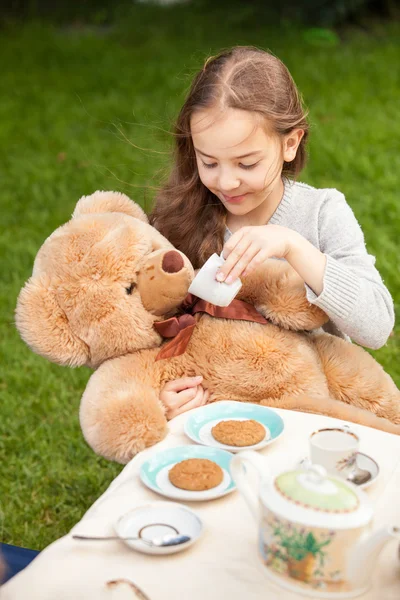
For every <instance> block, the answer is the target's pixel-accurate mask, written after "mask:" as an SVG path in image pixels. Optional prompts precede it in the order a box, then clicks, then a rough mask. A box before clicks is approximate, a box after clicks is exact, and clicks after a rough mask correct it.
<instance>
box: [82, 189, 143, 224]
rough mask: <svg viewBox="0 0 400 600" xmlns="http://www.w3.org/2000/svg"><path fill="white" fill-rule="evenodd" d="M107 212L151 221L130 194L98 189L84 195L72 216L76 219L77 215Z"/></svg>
mask: <svg viewBox="0 0 400 600" xmlns="http://www.w3.org/2000/svg"><path fill="white" fill-rule="evenodd" d="M107 212H118V213H123V214H125V215H129V216H130V217H135V218H136V219H140V220H141V221H144V222H145V223H148V222H149V220H148V218H147V216H146V213H145V212H144V210H143V209H142V208H140V206H139V205H138V204H136V202H133V200H131V199H130V198H128V196H125V194H121V193H120V192H101V191H97V192H95V193H94V194H91V195H90V196H82V198H81V199H80V200H79V201H78V203H77V205H76V207H75V210H74V212H73V215H72V218H73V219H75V218H76V217H80V216H81V215H87V214H90V213H107Z"/></svg>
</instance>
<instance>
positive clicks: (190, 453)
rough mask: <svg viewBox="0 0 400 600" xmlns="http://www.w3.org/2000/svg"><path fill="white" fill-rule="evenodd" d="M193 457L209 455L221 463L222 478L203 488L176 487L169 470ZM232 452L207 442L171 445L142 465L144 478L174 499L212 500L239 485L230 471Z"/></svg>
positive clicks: (154, 489)
mask: <svg viewBox="0 0 400 600" xmlns="http://www.w3.org/2000/svg"><path fill="white" fill-rule="evenodd" d="M189 458H207V459H208V460H212V461H213V462H215V463H217V465H219V466H220V467H221V469H222V471H223V474H224V478H223V480H222V482H221V483H220V484H219V485H218V486H216V487H214V488H211V489H210V490H204V491H203V492H191V491H189V490H181V489H180V488H177V487H175V486H174V485H172V483H171V482H170V480H169V477H168V473H169V471H170V469H172V467H173V466H174V465H176V463H179V462H181V461H183V460H186V459H189ZM232 458H233V457H232V454H231V453H230V452H226V451H225V450H220V449H218V448H207V447H205V446H195V445H191V446H179V447H178V448H170V449H169V450H163V451H162V452H159V454H156V455H155V456H153V457H152V458H150V459H149V460H148V461H146V462H145V463H143V465H142V466H141V469H140V479H141V480H142V482H143V483H144V484H145V485H146V486H147V487H148V488H150V489H151V490H153V491H154V492H157V493H158V494H161V495H162V496H166V497H167V498H173V499H174V500H211V499H213V498H219V497H220V496H225V494H229V493H230V492H233V490H234V489H236V486H235V484H234V483H233V480H232V477H231V475H230V470H229V465H230V462H231V460H232Z"/></svg>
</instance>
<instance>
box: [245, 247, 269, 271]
mask: <svg viewBox="0 0 400 600" xmlns="http://www.w3.org/2000/svg"><path fill="white" fill-rule="evenodd" d="M268 258H269V255H268V253H267V252H266V251H265V250H260V251H259V252H257V254H256V255H255V256H254V257H253V259H252V260H251V261H250V262H249V264H248V265H247V267H246V269H245V271H244V273H243V275H249V273H252V272H253V271H254V270H255V269H257V267H259V266H260V265H261V264H262V263H263V262H264V261H266V260H267V259H268Z"/></svg>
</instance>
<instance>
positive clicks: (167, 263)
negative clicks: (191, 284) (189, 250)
mask: <svg viewBox="0 0 400 600" xmlns="http://www.w3.org/2000/svg"><path fill="white" fill-rule="evenodd" d="M184 264H185V263H184V262H183V258H182V256H181V255H180V254H179V252H176V250H170V251H169V252H166V253H165V254H164V258H163V260H162V265H161V268H162V270H163V271H165V272H166V273H179V271H181V270H182V269H183V266H184Z"/></svg>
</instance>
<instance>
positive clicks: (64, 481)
mask: <svg viewBox="0 0 400 600" xmlns="http://www.w3.org/2000/svg"><path fill="white" fill-rule="evenodd" d="M216 11H217V9H215V11H214V12H212V13H207V14H202V13H199V12H196V11H195V10H194V9H193V8H191V7H190V6H183V7H173V8H170V9H154V8H150V7H146V6H141V5H139V6H136V7H133V8H132V13H131V14H127V15H126V17H125V19H124V22H123V23H122V22H121V23H119V24H118V25H117V26H116V27H115V28H114V29H110V30H107V29H106V28H105V29H98V30H96V29H90V28H86V29H82V28H79V27H75V28H74V27H70V28H67V27H65V28H63V29H61V28H58V29H57V28H52V27H51V26H50V25H43V24H42V25H41V24H29V25H25V26H16V25H14V26H8V28H6V29H3V30H2V31H1V32H0V56H1V63H2V70H1V76H0V203H1V224H2V228H1V236H0V244H1V246H0V269H1V271H0V272H1V278H2V284H1V287H0V320H1V334H0V352H1V357H0V360H1V382H0V396H1V419H0V459H1V465H2V473H1V479H0V499H1V500H0V501H1V513H2V515H1V516H2V534H3V535H2V539H3V541H5V542H8V543H12V544H19V545H24V546H27V547H32V548H37V549H40V548H43V547H44V546H45V545H47V544H48V543H50V542H51V541H53V540H54V539H56V538H58V537H59V536H61V535H63V534H64V533H66V532H67V531H68V530H69V528H70V527H71V526H72V525H73V524H74V523H75V522H76V521H77V520H78V519H79V518H80V517H81V516H82V515H83V513H84V512H85V510H86V509H87V508H88V507H89V506H90V505H91V504H92V503H93V501H94V500H95V499H96V498H97V497H98V496H99V495H100V494H101V492H103V491H104V490H105V488H106V487H107V485H108V484H109V483H110V482H111V480H112V479H113V478H114V477H115V476H116V474H117V473H118V472H119V471H120V469H121V467H120V466H118V465H114V464H112V463H108V462H106V461H105V460H102V459H100V458H98V457H96V456H95V455H94V454H93V452H92V451H91V450H90V449H89V448H88V447H87V446H86V444H85V442H84V441H83V438H82V435H81V432H80V428H79V423H78V407H79V401H80V396H81V394H82V392H83V390H84V388H85V385H86V382H87V379H88V377H89V375H90V373H89V371H88V370H87V369H76V370H72V369H67V368H62V367H58V366H55V365H51V364H50V363H48V362H46V361H45V360H44V359H42V358H40V357H38V356H35V355H34V354H33V353H32V352H31V351H30V350H29V349H28V348H27V347H25V345H24V344H23V343H22V341H21V340H20V339H19V337H18V335H17V332H16V330H15V328H14V324H13V311H14V306H15V302H16V297H17V295H18V292H19V290H20V288H21V286H22V285H23V283H24V282H25V280H26V279H27V278H28V277H29V275H30V273H31V270H32V264H33V259H34V257H35V255H36V252H37V250H38V248H39V246H40V245H41V243H42V242H43V241H44V239H45V238H46V237H47V236H48V235H49V234H50V233H51V232H52V231H53V230H54V229H55V228H56V227H57V226H59V225H60V224H62V223H64V222H65V221H66V220H68V219H69V217H70V215H71V213H72V211H73V208H74V205H75V203H76V201H77V200H78V198H79V197H80V196H82V195H83V194H89V193H91V192H93V191H94V190H96V189H114V190H120V191H123V192H125V193H128V194H129V195H131V197H132V198H134V199H135V200H137V201H138V202H140V203H141V204H142V205H144V206H145V207H147V208H148V207H149V205H150V203H151V199H152V197H153V193H154V192H153V188H154V186H156V185H157V184H159V182H160V177H161V173H163V172H165V170H166V168H167V167H168V160H169V158H168V151H169V148H170V143H171V139H170V136H169V135H168V133H167V132H166V130H168V129H169V128H170V125H171V122H172V120H173V118H174V116H175V115H176V113H177V111H178V109H179V107H180V105H181V103H182V101H183V98H184V94H185V91H186V90H187V87H188V85H189V82H190V78H191V76H192V75H193V74H194V72H195V71H196V69H197V68H198V67H199V66H200V64H201V63H202V61H203V59H204V57H205V56H206V55H208V54H210V53H215V52H217V51H218V50H219V49H220V48H222V47H226V46H230V45H233V44H254V45H258V46H260V47H263V48H270V49H271V50H272V51H273V52H275V53H276V54H277V55H278V56H279V57H280V58H282V59H283V60H284V61H285V62H286V64H287V65H288V67H289V68H290V70H291V71H292V74H293V76H294V78H295V80H296V81H297V83H298V85H299V87H300V89H301V91H302V93H303V95H304V97H305V99H306V102H307V104H308V106H309V108H310V117H311V123H312V135H311V145H310V155H311V160H310V165H309V167H308V168H307V171H306V172H305V173H304V174H303V176H302V180H303V181H306V182H308V183H310V184H312V185H316V186H333V187H337V188H339V189H340V190H341V191H343V192H344V193H345V194H346V196H347V199H348V201H349V203H350V204H351V206H352V207H353V209H354V211H355V213H356V215H357V217H358V219H359V221H360V222H361V224H362V226H363V228H364V231H365V235H366V240H367V244H368V247H369V249H370V251H371V252H372V253H374V254H376V256H377V266H378V268H379V269H380V271H381V273H382V275H383V277H384V279H385V281H386V284H387V285H388V287H389V288H390V290H391V292H392V294H393V296H394V299H395V302H396V308H397V311H398V310H399V302H400V274H399V259H398V235H399V231H400V208H399V173H400V153H399V139H400V121H399V118H398V98H399V91H400V85H399V77H400V75H399V69H398V64H399V58H400V26H399V25H382V24H381V25H379V26H377V27H376V28H375V29H374V30H373V31H372V32H370V33H369V34H366V33H365V32H359V31H349V32H347V33H346V34H345V35H344V36H343V37H342V39H341V41H340V42H339V43H338V44H336V45H335V44H330V43H329V38H327V39H325V38H324V37H323V36H322V38H321V39H320V41H318V37H316V36H315V35H312V34H310V33H309V32H308V33H306V32H303V31H299V30H294V29H279V28H276V27H275V28H274V27H271V26H268V24H262V23H260V22H259V21H257V20H255V19H254V18H253V17H252V14H251V10H250V9H247V8H246V9H242V10H241V11H240V12H238V11H233V12H232V13H226V12H225V13H223V12H219V13H218V12H216ZM398 332H399V330H398V329H397V333H396V332H395V334H394V336H393V337H391V339H390V340H389V342H388V344H387V346H386V347H385V348H383V349H381V350H380V351H378V352H375V353H374V354H375V356H376V358H377V359H378V360H379V362H380V363H381V364H382V365H383V366H384V367H385V369H387V371H388V372H389V373H390V374H391V375H392V377H393V378H394V379H395V381H396V383H397V384H398V385H399V384H400V362H399V357H400V342H399V335H398Z"/></svg>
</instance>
